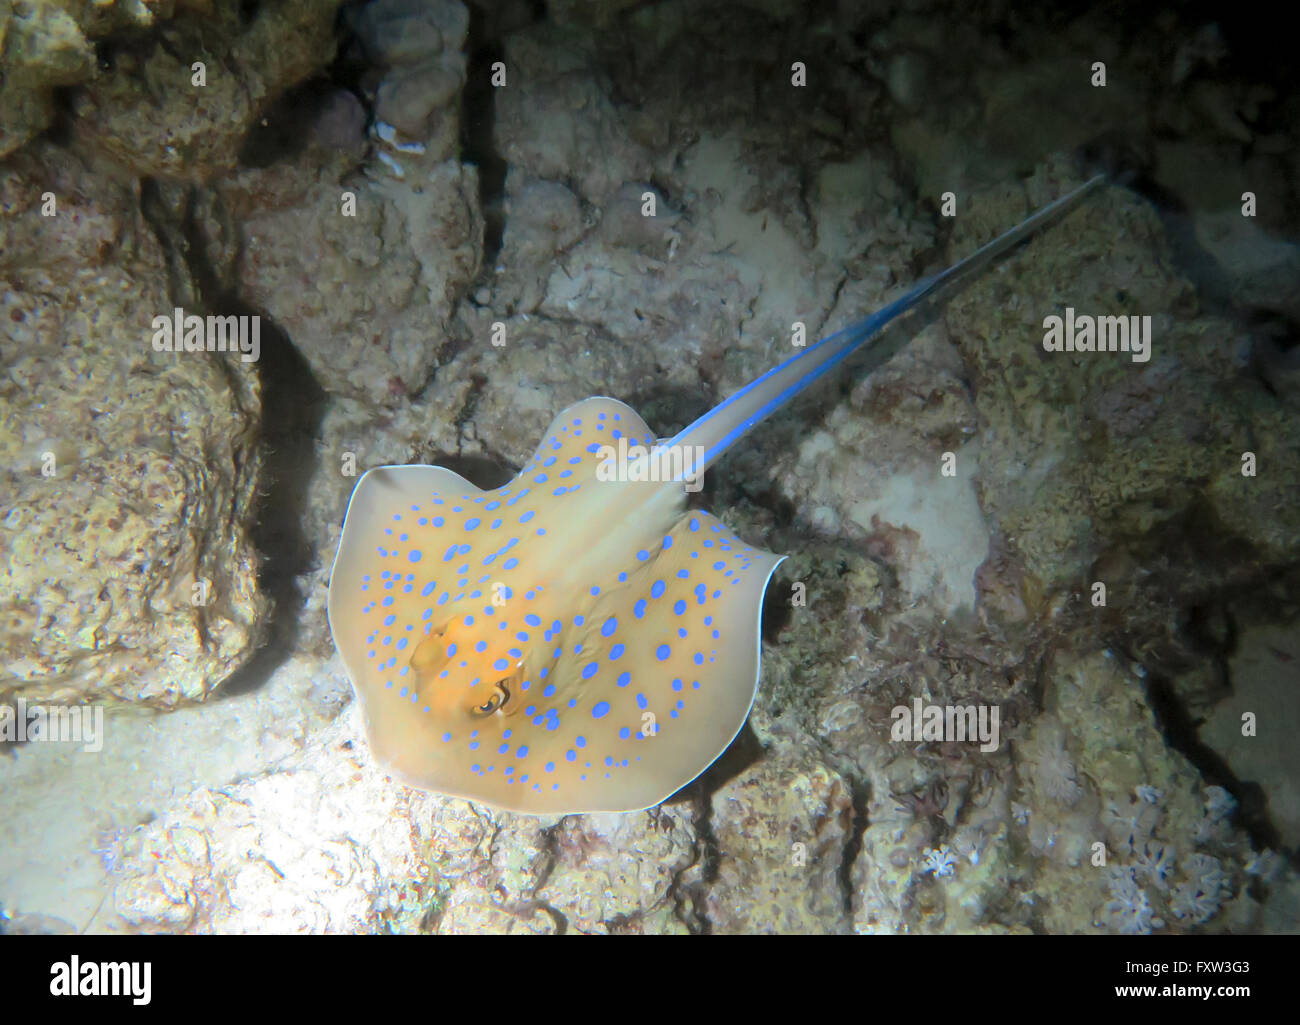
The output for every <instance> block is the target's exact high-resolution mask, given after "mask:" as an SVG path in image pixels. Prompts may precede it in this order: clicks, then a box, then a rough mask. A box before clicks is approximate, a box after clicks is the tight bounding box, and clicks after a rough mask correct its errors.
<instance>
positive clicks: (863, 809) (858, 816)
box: [839, 775, 871, 922]
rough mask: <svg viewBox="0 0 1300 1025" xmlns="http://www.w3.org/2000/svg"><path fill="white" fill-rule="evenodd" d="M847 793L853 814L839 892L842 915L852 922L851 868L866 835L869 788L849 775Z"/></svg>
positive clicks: (843, 855) (840, 871)
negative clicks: (842, 906) (841, 902)
mask: <svg viewBox="0 0 1300 1025" xmlns="http://www.w3.org/2000/svg"><path fill="white" fill-rule="evenodd" d="M845 781H846V782H847V783H848V785H849V793H850V795H851V797H852V801H853V814H852V818H851V819H850V820H849V835H848V837H847V838H846V839H845V841H844V852H843V854H842V855H841V857H840V870H839V881H840V892H841V893H842V894H843V896H844V913H845V914H846V915H848V916H849V921H850V922H852V920H853V866H854V864H856V862H857V860H858V855H859V854H861V853H862V841H863V839H864V838H865V837H866V835H867V826H868V825H869V824H870V823H869V822H868V820H867V806H868V804H869V803H870V801H871V787H870V785H869V784H867V783H866V782H864V781H863V780H860V779H856V778H854V777H853V776H851V775H846V776H845Z"/></svg>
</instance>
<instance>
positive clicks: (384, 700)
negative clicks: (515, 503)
mask: <svg viewBox="0 0 1300 1025" xmlns="http://www.w3.org/2000/svg"><path fill="white" fill-rule="evenodd" d="M484 494H485V493H484V492H483V491H481V490H479V489H478V488H476V487H475V486H474V485H473V484H471V483H470V482H469V481H467V480H465V478H464V477H461V476H460V475H459V474H457V473H453V472H452V471H451V470H446V469H443V468H442V467H440V466H419V465H415V466H381V467H376V468H375V469H373V470H370V471H368V472H367V473H366V474H365V475H364V476H363V477H362V478H361V479H360V480H359V481H358V482H357V486H356V488H355V489H354V490H353V492H352V498H351V501H350V502H349V503H348V511H347V515H346V516H345V517H344V520H343V534H342V537H341V538H340V539H339V548H338V554H337V555H336V556H335V559H334V568H333V570H332V571H331V573H330V583H329V599H328V612H329V623H330V631H331V633H332V634H333V635H334V643H335V645H336V646H337V647H338V650H339V654H340V656H341V657H342V659H343V664H344V666H345V667H346V668H347V671H348V675H349V677H351V679H352V685H353V688H354V689H355V690H356V693H357V697H358V699H359V701H360V704H361V709H362V713H363V715H364V717H365V721H366V730H367V733H368V735H369V738H370V744H371V749H372V751H373V753H374V755H375V757H376V759H377V760H378V761H380V762H381V763H382V764H384V765H385V766H387V767H389V768H392V769H394V770H395V771H397V772H398V773H399V774H400V775H402V776H403V777H405V778H408V779H412V780H415V781H419V782H420V783H421V784H422V785H425V786H446V787H447V789H448V790H449V791H452V792H455V791H456V789H457V788H458V786H463V784H464V782H465V779H467V778H468V772H467V771H463V770H464V769H465V768H466V767H463V766H459V765H453V766H451V767H450V771H448V769H447V768H446V767H444V766H441V765H436V764H433V762H432V761H431V760H430V759H431V756H432V754H433V752H434V751H435V750H436V749H435V747H434V744H433V743H432V731H433V728H434V727H433V724H432V722H431V721H430V718H429V717H428V716H422V715H420V714H418V713H420V712H422V711H423V708H424V704H425V700H427V697H428V696H427V695H425V696H424V697H425V700H421V695H420V693H419V688H418V686H417V681H416V675H415V674H413V673H412V671H411V666H410V664H411V661H412V655H413V654H414V653H415V651H416V649H417V648H418V646H419V644H420V642H421V641H422V640H423V639H424V637H425V636H426V635H427V634H428V633H429V632H430V631H432V630H434V629H436V628H437V627H438V626H439V625H440V624H441V623H443V622H445V621H446V620H447V619H448V618H450V616H451V608H452V607H453V606H452V603H451V599H453V598H454V597H455V596H456V595H457V594H458V593H460V591H462V590H463V589H464V588H463V587H462V586H461V584H462V582H463V581H465V579H466V578H465V576H463V575H461V574H460V573H459V572H458V571H459V570H461V569H462V567H463V566H464V565H465V564H466V563H468V562H469V560H470V558H471V556H472V542H473V541H474V540H475V538H476V537H477V535H476V534H475V533H474V532H473V531H466V529H465V522H466V517H467V516H471V515H473V513H474V511H475V510H476V509H478V508H479V506H477V505H475V504H473V503H474V502H475V500H476V499H479V498H481V497H482V496H483V495H484ZM466 586H469V585H468V584H467V585H466ZM462 776H463V777H464V778H462Z"/></svg>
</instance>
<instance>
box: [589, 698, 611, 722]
mask: <svg viewBox="0 0 1300 1025" xmlns="http://www.w3.org/2000/svg"><path fill="white" fill-rule="evenodd" d="M607 715H609V702H608V701H597V702H596V704H595V706H594V707H593V708H592V710H591V717H592V718H593V719H603V718H605V716H607Z"/></svg>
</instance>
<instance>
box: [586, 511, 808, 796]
mask: <svg viewBox="0 0 1300 1025" xmlns="http://www.w3.org/2000/svg"><path fill="white" fill-rule="evenodd" d="M667 540H668V541H670V542H671V543H670V544H666V545H665V546H664V548H663V549H662V550H661V551H660V552H659V553H658V555H657V556H656V558H655V559H654V561H653V562H652V563H650V564H649V565H646V566H644V567H643V568H642V569H640V570H639V571H638V572H637V574H636V575H635V577H634V578H633V579H632V580H630V581H629V584H628V586H626V587H623V588H620V589H618V590H617V591H614V592H611V593H610V594H609V595H608V596H607V597H606V599H605V600H604V601H602V602H600V603H598V605H597V607H596V608H595V609H594V610H593V612H592V616H591V626H592V630H591V631H590V633H589V635H588V640H587V641H586V642H585V643H584V645H583V651H582V652H581V653H580V654H578V655H577V656H575V657H570V656H566V660H565V661H566V662H571V663H572V665H569V666H565V667H564V671H565V672H566V673H575V674H576V675H578V676H579V677H582V676H584V675H585V673H584V671H583V670H584V667H585V666H590V665H595V666H596V667H597V668H596V669H595V670H594V671H591V670H588V672H590V673H591V676H590V679H589V682H588V683H586V684H585V686H587V687H589V688H590V690H589V693H588V695H587V696H586V697H585V698H584V699H583V700H582V701H581V703H580V705H579V707H578V712H579V715H578V719H579V721H580V722H584V723H585V728H584V730H583V733H584V735H585V737H586V739H587V744H586V747H585V748H584V749H583V750H582V752H581V756H580V757H579V758H578V759H577V760H576V761H567V762H564V763H562V766H563V772H564V774H565V776H566V777H569V778H566V779H564V780H562V789H563V790H565V791H568V792H574V793H577V794H580V795H581V797H582V799H583V801H584V802H585V805H586V807H587V808H590V809H604V810H611V811H634V810H638V809H641V808H647V807H651V806H653V805H656V804H658V803H659V802H661V801H663V800H664V799H665V798H667V797H671V796H672V795H673V794H674V793H676V792H677V791H678V790H680V789H681V788H682V787H683V786H685V785H686V784H687V783H689V782H691V780H693V779H695V777H696V776H698V775H699V774H700V773H701V772H703V771H704V770H705V769H706V768H708V767H709V765H711V764H712V763H713V762H714V761H715V760H716V759H717V757H718V756H719V755H720V754H721V753H722V752H723V751H724V750H725V749H726V748H727V745H728V744H730V743H731V741H732V740H733V739H734V738H735V736H736V734H737V733H739V732H740V728H741V726H743V725H744V722H745V718H746V717H747V716H748V715H749V710H750V706H751V705H752V704H753V701H754V695H755V692H756V691H757V688H758V680H759V674H760V671H761V664H762V644H761V636H760V630H761V622H762V606H763V594H764V592H765V591H766V589H767V584H768V581H769V580H770V579H771V576H772V573H773V571H774V570H775V569H776V567H777V566H778V565H779V564H780V563H781V562H782V560H783V559H784V556H779V555H774V554H773V553H771V552H766V551H763V550H761V549H757V548H754V547H752V546H750V545H749V544H747V543H746V542H744V541H743V540H741V539H740V538H738V537H737V536H736V535H735V534H734V533H732V532H731V531H730V530H729V529H728V528H727V527H726V526H725V525H724V524H723V523H722V522H721V521H720V520H718V519H717V518H716V517H714V516H712V515H710V514H709V513H706V512H701V511H692V512H687V513H685V514H683V516H682V517H681V519H680V520H679V521H678V522H677V523H676V524H675V525H674V527H673V529H672V530H671V531H670V532H669V535H668V538H667Z"/></svg>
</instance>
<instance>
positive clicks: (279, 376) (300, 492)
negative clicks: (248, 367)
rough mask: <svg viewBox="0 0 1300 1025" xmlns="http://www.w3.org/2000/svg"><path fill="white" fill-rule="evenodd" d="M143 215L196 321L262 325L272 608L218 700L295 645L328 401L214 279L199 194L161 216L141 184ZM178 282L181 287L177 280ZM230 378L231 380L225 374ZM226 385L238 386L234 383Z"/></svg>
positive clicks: (263, 523)
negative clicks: (309, 504)
mask: <svg viewBox="0 0 1300 1025" xmlns="http://www.w3.org/2000/svg"><path fill="white" fill-rule="evenodd" d="M140 199H141V208H142V211H143V213H144V216H145V219H146V220H147V221H148V223H149V224H150V226H151V227H152V228H153V230H154V233H155V235H156V236H157V237H158V240H159V242H160V243H161V244H162V246H163V248H164V249H165V250H167V251H168V256H169V263H170V264H171V266H172V282H171V289H172V291H173V293H174V294H175V298H176V300H177V301H178V302H179V301H180V300H181V299H182V298H183V297H184V293H185V292H187V291H189V292H192V293H194V296H193V299H194V301H193V303H189V302H187V303H185V305H195V306H198V307H200V308H201V311H202V313H203V314H205V315H206V314H211V315H218V316H229V315H234V316H257V317H259V318H260V320H261V325H262V329H261V352H260V359H259V360H258V362H257V364H256V366H257V370H258V379H259V383H260V385H261V414H262V416H261V423H260V425H259V429H260V434H261V442H262V445H261V448H262V452H263V459H262V467H261V473H260V476H259V479H258V489H257V495H256V498H255V501H254V505H253V515H254V521H253V524H252V526H251V529H250V532H249V533H250V536H251V538H252V541H253V544H254V545H255V546H256V548H257V551H258V553H259V555H260V556H261V560H262V561H261V565H260V566H259V567H258V586H259V589H260V590H261V591H262V593H263V594H265V595H266V596H267V597H268V598H270V599H271V602H272V612H271V615H270V625H269V628H268V630H267V633H266V636H265V640H264V642H263V643H262V645H261V646H260V647H259V648H258V649H257V651H256V653H255V654H254V655H253V657H252V658H250V659H249V661H248V662H247V663H245V664H244V665H243V666H242V667H241V668H240V669H238V670H236V671H235V672H234V673H232V674H231V675H230V676H229V677H227V678H226V679H225V680H224V681H223V682H222V683H221V685H220V686H219V687H218V688H217V690H216V693H217V694H220V695H234V694H246V693H249V692H251V691H254V690H256V689H257V688H258V687H260V686H261V685H262V684H263V683H265V682H266V680H268V679H269V678H270V676H271V674H272V673H274V672H275V670H276V669H277V668H279V667H280V666H281V665H282V664H283V663H284V662H285V661H286V660H287V659H288V658H289V655H290V653H291V652H292V651H293V650H294V647H295V645H296V642H297V639H298V634H299V631H300V629H301V627H300V619H301V616H300V612H301V609H302V604H303V599H304V596H303V595H302V594H301V592H300V591H299V587H298V577H299V576H300V575H302V574H305V573H307V572H308V571H309V570H310V569H311V568H312V562H313V549H312V544H311V542H310V540H309V539H308V537H307V535H306V532H305V530H304V527H303V524H304V523H305V522H306V509H305V508H304V505H305V502H306V499H307V496H308V494H309V487H308V485H309V483H310V478H311V476H312V474H313V473H314V472H315V469H316V464H317V460H316V452H315V447H316V440H317V437H318V435H319V432H320V425H321V420H322V418H323V417H324V415H325V409H326V401H327V396H326V394H325V391H324V389H323V388H321V386H320V385H319V384H318V383H317V381H316V379H315V377H314V376H313V374H312V372H311V368H310V367H309V366H308V364H307V362H306V360H304V359H303V357H302V355H301V354H300V353H299V352H298V350H297V349H295V348H294V346H293V343H292V342H291V341H290V340H289V337H288V335H287V334H286V333H285V332H284V330H283V329H282V328H280V327H279V326H278V325H277V324H276V323H275V321H274V319H273V318H272V317H270V316H269V315H268V314H267V313H266V311H265V310H260V309H258V308H256V307H254V306H252V305H250V304H249V303H247V302H245V301H244V300H243V299H241V298H240V297H239V295H238V294H237V292H236V291H235V290H234V289H233V288H231V287H230V286H229V285H227V284H226V283H224V282H223V281H222V280H221V277H220V275H219V274H218V273H217V271H216V269H215V268H214V267H213V265H212V263H211V261H210V260H209V257H208V246H207V245H206V243H205V239H204V237H203V233H202V231H201V229H200V227H199V220H200V213H199V207H200V202H201V200H200V196H199V193H198V191H197V190H196V189H193V188H191V189H189V190H187V192H186V194H185V196H184V199H183V201H182V202H180V203H178V204H175V205H174V206H173V207H172V208H171V209H170V210H169V209H168V201H167V198H166V197H165V196H164V194H163V190H162V188H161V187H160V186H159V185H158V184H157V183H156V182H154V181H152V180H145V181H143V182H142V183H141V190H140ZM181 275H185V276H187V277H188V281H182V280H181V278H180V276H181ZM231 376H232V378H233V376H234V375H231ZM231 386H232V388H235V389H236V390H238V382H236V381H235V380H233V379H232V381H231Z"/></svg>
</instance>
